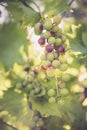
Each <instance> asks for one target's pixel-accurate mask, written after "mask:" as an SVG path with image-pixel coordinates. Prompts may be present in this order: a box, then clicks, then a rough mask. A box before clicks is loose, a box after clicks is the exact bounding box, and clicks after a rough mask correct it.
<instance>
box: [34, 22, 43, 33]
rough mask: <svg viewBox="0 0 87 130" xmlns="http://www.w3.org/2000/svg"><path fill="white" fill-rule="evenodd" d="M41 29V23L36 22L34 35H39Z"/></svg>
mask: <svg viewBox="0 0 87 130" xmlns="http://www.w3.org/2000/svg"><path fill="white" fill-rule="evenodd" d="M42 30H43V25H42V24H41V23H37V24H35V26H34V32H35V34H36V35H40V34H41V33H42Z"/></svg>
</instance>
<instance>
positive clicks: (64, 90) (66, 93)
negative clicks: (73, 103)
mask: <svg viewBox="0 0 87 130" xmlns="http://www.w3.org/2000/svg"><path fill="white" fill-rule="evenodd" d="M68 94H69V91H68V89H66V88H62V89H60V95H61V96H66V95H68Z"/></svg>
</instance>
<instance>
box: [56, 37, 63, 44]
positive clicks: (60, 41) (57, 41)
mask: <svg viewBox="0 0 87 130" xmlns="http://www.w3.org/2000/svg"><path fill="white" fill-rule="evenodd" d="M61 44H62V40H61V38H57V39H56V45H58V46H59V45H61Z"/></svg>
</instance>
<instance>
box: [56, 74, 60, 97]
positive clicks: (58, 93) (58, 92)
mask: <svg viewBox="0 0 87 130" xmlns="http://www.w3.org/2000/svg"><path fill="white" fill-rule="evenodd" d="M55 80H56V89H57V97H61V95H60V91H59V88H58V85H57V83H58V80H57V76H55Z"/></svg>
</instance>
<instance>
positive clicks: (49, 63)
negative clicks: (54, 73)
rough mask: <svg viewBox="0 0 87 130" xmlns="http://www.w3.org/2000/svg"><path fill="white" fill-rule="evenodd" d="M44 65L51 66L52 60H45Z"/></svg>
mask: <svg viewBox="0 0 87 130" xmlns="http://www.w3.org/2000/svg"><path fill="white" fill-rule="evenodd" d="M42 65H43V66H44V67H49V66H50V65H51V62H50V61H49V60H44V61H43V63H42Z"/></svg>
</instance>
